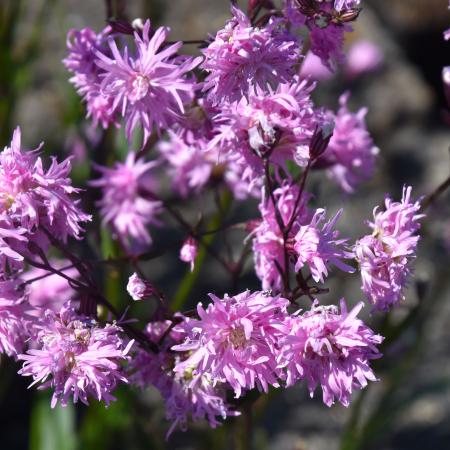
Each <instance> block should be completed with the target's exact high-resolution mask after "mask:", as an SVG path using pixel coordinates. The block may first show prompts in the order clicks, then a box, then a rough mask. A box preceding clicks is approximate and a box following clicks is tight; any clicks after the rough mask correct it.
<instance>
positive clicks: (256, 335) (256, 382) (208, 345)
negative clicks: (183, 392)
mask: <svg viewBox="0 0 450 450" xmlns="http://www.w3.org/2000/svg"><path fill="white" fill-rule="evenodd" d="M210 297H211V299H212V301H213V303H212V304H210V305H208V307H207V308H206V309H204V308H203V306H202V305H201V304H199V305H198V306H197V312H198V315H199V320H195V319H192V320H191V321H190V322H188V323H187V324H186V328H187V329H186V334H187V338H186V339H185V341H184V343H183V344H181V345H176V346H174V347H172V349H173V350H175V351H179V352H187V353H186V354H187V359H185V360H184V361H182V362H179V363H178V364H176V366H175V368H174V371H175V373H177V374H183V373H184V372H185V371H186V370H192V376H193V380H192V382H191V386H195V384H196V383H197V382H198V380H199V377H202V376H203V375H207V376H208V377H210V378H211V381H212V383H213V385H214V384H215V383H217V382H219V383H224V382H227V383H228V384H229V385H230V386H231V387H232V388H233V390H234V393H235V396H236V398H237V397H240V396H241V395H242V393H243V391H245V390H248V389H253V388H255V387H258V388H259V389H260V390H263V391H265V392H267V390H268V387H269V385H272V386H278V385H279V384H278V371H277V369H276V361H275V358H276V354H277V352H278V348H279V347H278V342H279V339H280V337H281V335H282V331H281V330H282V328H283V326H284V325H283V321H284V319H285V316H286V314H287V312H286V307H287V305H288V304H289V302H288V300H286V299H284V298H281V297H278V296H277V297H272V296H271V295H270V293H265V292H255V293H250V292H249V291H246V292H244V293H242V294H239V295H236V296H234V297H228V296H226V297H225V298H223V299H220V298H218V297H216V296H215V295H212V294H210ZM180 327H181V328H182V327H183V323H182V324H181V325H180ZM182 329H183V328H182Z"/></svg>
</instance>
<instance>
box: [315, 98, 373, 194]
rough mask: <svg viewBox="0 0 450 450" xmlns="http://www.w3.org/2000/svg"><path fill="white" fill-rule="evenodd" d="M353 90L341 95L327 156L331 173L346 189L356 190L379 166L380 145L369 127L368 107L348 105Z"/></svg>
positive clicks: (325, 158)
mask: <svg viewBox="0 0 450 450" xmlns="http://www.w3.org/2000/svg"><path fill="white" fill-rule="evenodd" d="M349 95H350V94H349V93H346V94H344V95H342V96H341V98H340V99H339V103H340V108H339V111H338V113H337V114H336V115H333V118H334V120H335V128H334V133H333V136H332V138H331V140H330V144H329V146H328V149H327V151H326V152H325V153H324V155H323V160H325V161H326V163H327V164H328V165H331V167H330V168H329V169H328V175H329V176H330V177H331V178H332V179H333V180H335V181H336V182H337V183H338V184H339V186H340V187H341V188H342V189H343V190H344V191H345V192H349V193H352V192H354V191H355V189H356V187H357V186H358V185H359V184H360V183H362V182H364V181H367V180H368V179H370V178H371V177H372V175H373V172H374V170H375V163H376V157H377V155H378V153H379V148H378V147H376V146H375V145H374V142H373V139H372V137H371V135H370V134H369V132H368V131H367V127H366V123H365V119H364V118H365V115H366V113H367V109H366V108H362V109H360V110H359V111H358V112H357V113H352V112H350V111H349V109H348V107H347V101H348V98H349Z"/></svg>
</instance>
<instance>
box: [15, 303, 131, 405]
mask: <svg viewBox="0 0 450 450" xmlns="http://www.w3.org/2000/svg"><path fill="white" fill-rule="evenodd" d="M120 332H121V329H120V327H118V326H117V325H114V324H113V325H106V326H105V327H101V326H99V324H97V323H96V322H95V321H94V320H92V319H91V318H89V317H85V316H81V315H79V314H77V313H76V311H75V310H74V308H73V307H72V306H71V304H70V303H67V304H66V305H64V306H63V307H62V308H61V310H60V311H59V312H58V313H54V312H52V311H50V310H47V312H46V314H45V317H44V318H43V320H42V321H40V322H39V323H36V324H35V325H34V327H33V331H32V336H33V338H34V340H35V342H36V344H37V348H31V349H29V350H28V352H27V353H26V354H21V355H19V356H18V358H19V360H22V361H25V362H24V365H23V368H22V369H21V370H20V371H19V373H20V374H21V375H24V376H32V377H33V383H32V385H34V384H38V383H42V385H41V387H42V388H46V387H51V388H52V389H53V397H52V407H54V406H55V405H56V403H57V402H58V401H60V402H61V404H62V405H63V406H64V405H66V404H67V402H68V400H69V398H70V397H73V401H74V403H76V402H77V401H78V400H80V401H82V402H83V403H86V404H87V403H88V398H89V397H91V396H92V397H94V398H96V399H97V400H103V401H104V402H106V404H109V402H110V401H111V400H115V398H114V397H113V396H112V394H111V392H112V391H113V390H114V389H115V388H116V386H117V384H118V383H119V382H124V383H127V382H128V380H127V378H126V377H125V375H124V374H123V372H122V367H121V361H125V360H127V358H128V357H127V354H128V352H129V350H130V347H131V346H132V345H133V341H130V342H128V343H126V342H125V341H124V340H123V339H122V338H121V337H120V335H119V333H120Z"/></svg>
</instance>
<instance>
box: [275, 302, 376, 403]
mask: <svg viewBox="0 0 450 450" xmlns="http://www.w3.org/2000/svg"><path fill="white" fill-rule="evenodd" d="M362 307H363V303H362V302H360V303H359V304H358V305H356V306H355V307H354V308H353V309H352V310H351V311H350V312H347V307H346V304H345V301H344V299H342V300H341V304H340V309H341V311H340V312H339V311H338V308H337V307H336V306H319V305H318V303H317V302H316V303H315V304H314V305H313V307H312V308H311V310H310V311H307V312H305V313H304V314H303V315H301V316H298V317H295V318H293V319H292V321H291V326H292V328H291V331H290V333H289V335H288V336H287V337H286V338H285V340H284V347H283V350H282V352H281V353H280V356H279V361H280V366H281V367H283V368H285V370H286V375H287V380H286V381H287V385H288V386H291V385H292V384H294V383H295V382H296V381H301V380H305V381H306V383H307V385H308V389H309V391H310V393H311V396H313V394H314V391H315V389H316V387H317V386H318V385H320V386H321V387H322V392H323V402H324V403H325V404H326V405H327V406H331V405H332V404H333V403H334V402H335V400H337V401H339V402H340V403H342V405H344V406H348V405H349V403H350V398H351V394H352V391H353V389H362V388H364V387H365V386H366V385H367V381H376V377H375V375H374V373H373V371H372V369H371V368H370V366H369V361H370V360H372V359H376V358H380V357H381V354H380V353H379V351H378V349H377V345H379V344H381V342H382V341H383V338H382V337H381V336H379V335H376V334H375V333H374V332H373V331H372V330H371V329H370V328H368V327H367V326H366V325H365V324H364V323H363V322H362V321H361V320H359V319H357V318H356V316H357V315H358V313H359V312H360V311H361V308H362Z"/></svg>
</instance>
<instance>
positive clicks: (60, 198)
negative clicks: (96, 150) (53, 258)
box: [0, 128, 91, 267]
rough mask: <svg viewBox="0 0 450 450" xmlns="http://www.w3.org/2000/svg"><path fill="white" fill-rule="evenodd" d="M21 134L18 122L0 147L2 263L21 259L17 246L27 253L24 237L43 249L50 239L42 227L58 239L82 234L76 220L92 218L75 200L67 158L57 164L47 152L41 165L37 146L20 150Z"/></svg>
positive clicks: (65, 239)
mask: <svg viewBox="0 0 450 450" xmlns="http://www.w3.org/2000/svg"><path fill="white" fill-rule="evenodd" d="M20 137H21V134H20V128H17V129H16V130H15V131H14V135H13V139H12V142H11V147H6V148H5V149H4V150H3V151H2V152H1V153H0V251H1V255H0V256H1V257H0V266H1V267H4V266H5V264H6V260H7V259H10V262H11V260H13V261H15V262H16V263H17V262H18V261H21V260H22V256H21V255H20V254H19V252H22V253H27V249H26V246H25V243H26V242H28V241H32V242H33V243H34V244H36V245H37V246H38V247H40V248H41V249H42V250H43V251H46V249H47V248H48V245H49V242H48V238H47V236H46V233H45V232H47V233H49V234H51V235H52V236H54V237H55V238H56V239H59V240H61V241H62V242H66V241H67V238H68V237H69V236H71V237H74V238H76V239H81V233H82V231H84V230H83V228H82V227H81V223H82V222H86V221H89V220H91V216H89V215H87V214H85V213H84V212H82V211H81V210H80V209H79V207H78V205H79V202H80V201H79V200H76V199H74V198H73V197H72V194H78V193H79V192H80V190H79V189H77V188H74V187H73V186H72V182H71V180H70V178H69V174H70V170H71V166H70V159H66V160H65V161H63V162H62V163H60V164H59V163H58V162H57V161H56V159H55V158H52V163H51V165H50V167H49V168H48V169H47V170H45V169H44V167H43V163H42V160H41V158H40V157H39V156H38V153H39V150H40V148H41V147H39V148H38V149H37V150H33V151H25V152H22V150H21V142H20V141H21V139H20ZM13 264H14V263H13ZM16 266H17V264H16ZM19 266H20V265H19Z"/></svg>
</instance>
